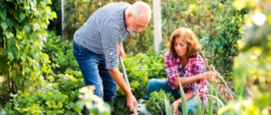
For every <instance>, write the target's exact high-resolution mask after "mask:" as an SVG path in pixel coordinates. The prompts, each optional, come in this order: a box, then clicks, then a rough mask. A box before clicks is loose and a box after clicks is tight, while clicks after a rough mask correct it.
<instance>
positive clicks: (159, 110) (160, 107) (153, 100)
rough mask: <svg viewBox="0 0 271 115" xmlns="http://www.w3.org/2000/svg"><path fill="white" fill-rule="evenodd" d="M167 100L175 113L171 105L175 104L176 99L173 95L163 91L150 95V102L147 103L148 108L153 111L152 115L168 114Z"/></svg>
mask: <svg viewBox="0 0 271 115" xmlns="http://www.w3.org/2000/svg"><path fill="white" fill-rule="evenodd" d="M164 96H165V97H164ZM165 98H166V99H167V100H168V101H169V103H168V104H169V106H168V107H170V108H171V111H173V109H172V106H171V103H173V102H174V101H175V99H174V97H173V96H172V95H171V93H165V91H163V90H162V89H161V90H160V91H159V92H157V91H155V92H152V93H151V94H150V100H149V101H148V102H147V105H146V107H147V109H148V110H150V111H151V113H152V115H163V114H164V113H166V109H165Z"/></svg>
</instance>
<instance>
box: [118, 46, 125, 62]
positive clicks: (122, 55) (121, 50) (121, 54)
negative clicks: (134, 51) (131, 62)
mask: <svg viewBox="0 0 271 115" xmlns="http://www.w3.org/2000/svg"><path fill="white" fill-rule="evenodd" d="M118 53H119V56H121V57H122V59H124V54H125V52H124V49H123V45H122V44H119V47H118Z"/></svg>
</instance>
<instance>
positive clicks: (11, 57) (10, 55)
mask: <svg viewBox="0 0 271 115" xmlns="http://www.w3.org/2000/svg"><path fill="white" fill-rule="evenodd" d="M8 59H9V61H10V62H12V61H13V59H14V57H13V54H12V53H11V52H8Z"/></svg>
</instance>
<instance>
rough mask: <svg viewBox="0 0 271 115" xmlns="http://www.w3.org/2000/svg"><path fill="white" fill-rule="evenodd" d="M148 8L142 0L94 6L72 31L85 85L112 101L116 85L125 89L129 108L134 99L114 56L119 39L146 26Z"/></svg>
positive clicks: (118, 52)
mask: <svg viewBox="0 0 271 115" xmlns="http://www.w3.org/2000/svg"><path fill="white" fill-rule="evenodd" d="M150 18H151V9H150V7H149V5H148V4H146V3H144V2H136V3H134V4H133V5H130V4H128V3H124V2H120V3H112V4H108V5H106V6H104V7H102V8H100V9H98V10H97V11H96V12H95V13H94V14H92V16H91V17H90V18H89V19H88V21H87V22H86V23H85V24H84V25H83V26H82V27H81V28H80V29H79V30H77V31H76V32H75V34H74V43H73V52H74V56H75V58H76V60H77V63H78V65H79V67H80V69H81V72H82V74H83V76H84V80H85V85H94V86H95V91H94V93H95V94H96V95H98V96H100V97H102V98H103V99H104V101H106V102H108V103H109V104H112V101H113V98H114V97H115V96H116V91H117V85H119V86H120V88H121V89H122V90H123V91H124V92H125V94H126V100H127V106H128V107H129V108H130V111H132V107H133V105H136V107H137V102H136V99H135V97H134V96H133V95H132V93H131V92H130V90H129V88H128V87H127V86H126V84H125V82H124V80H123V78H122V76H121V74H120V72H119V70H118V68H117V65H118V56H121V57H123V56H124V50H123V46H122V42H123V41H124V40H125V39H126V38H127V37H128V35H129V33H137V32H140V31H141V30H142V28H143V27H145V26H147V25H148V23H149V20H150Z"/></svg>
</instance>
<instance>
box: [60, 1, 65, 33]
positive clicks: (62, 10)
mask: <svg viewBox="0 0 271 115" xmlns="http://www.w3.org/2000/svg"><path fill="white" fill-rule="evenodd" d="M65 3H66V0H61V30H62V32H61V33H62V38H63V37H64V27H65V20H64V19H65V14H64V11H65V8H64V4H65Z"/></svg>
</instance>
